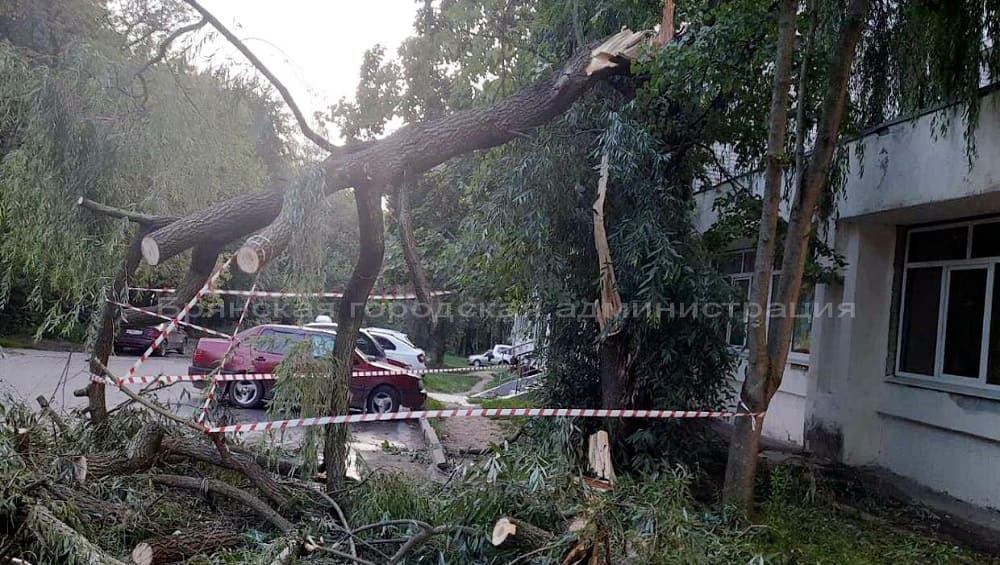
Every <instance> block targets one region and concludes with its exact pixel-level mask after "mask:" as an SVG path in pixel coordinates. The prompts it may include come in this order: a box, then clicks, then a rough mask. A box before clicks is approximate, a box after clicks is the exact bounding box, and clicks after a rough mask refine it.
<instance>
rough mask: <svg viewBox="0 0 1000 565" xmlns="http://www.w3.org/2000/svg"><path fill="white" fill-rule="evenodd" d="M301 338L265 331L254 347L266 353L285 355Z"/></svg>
mask: <svg viewBox="0 0 1000 565" xmlns="http://www.w3.org/2000/svg"><path fill="white" fill-rule="evenodd" d="M300 339H301V336H298V335H295V334H289V333H284V332H275V331H270V330H265V331H264V332H262V333H261V334H260V336H259V337H258V338H257V340H256V341H255V342H254V347H255V348H257V349H259V350H261V351H264V352H266V353H275V354H278V355H284V354H285V353H288V350H289V349H291V346H292V345H293V344H294V343H295V342H296V341H299V340H300Z"/></svg>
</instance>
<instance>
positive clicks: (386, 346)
mask: <svg viewBox="0 0 1000 565" xmlns="http://www.w3.org/2000/svg"><path fill="white" fill-rule="evenodd" d="M375 341H377V342H378V344H379V345H381V346H382V349H385V350H387V351H395V350H396V346H395V345H393V343H392V342H391V341H389V340H388V339H386V338H384V337H382V336H379V335H377V336H375Z"/></svg>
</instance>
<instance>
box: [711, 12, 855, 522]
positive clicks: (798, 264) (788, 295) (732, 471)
mask: <svg viewBox="0 0 1000 565" xmlns="http://www.w3.org/2000/svg"><path fill="white" fill-rule="evenodd" d="M869 3H870V0H851V3H850V5H849V7H848V10H847V14H846V15H845V17H844V20H843V22H842V24H841V28H840V32H839V37H838V40H837V45H836V47H835V51H834V53H833V60H832V63H831V67H830V69H831V70H830V76H829V80H828V84H827V91H826V95H825V97H824V99H823V106H822V113H821V115H820V121H819V126H818V128H817V134H818V135H817V139H816V145H815V146H814V148H813V152H812V155H811V156H810V158H809V163H808V165H807V167H806V170H805V173H804V174H803V175H802V176H801V177H800V182H799V184H798V186H797V187H796V193H795V196H794V199H793V205H792V210H791V213H790V218H789V223H788V235H787V237H786V240H785V247H784V256H783V258H782V264H781V270H782V276H781V281H780V284H779V287H778V295H777V298H776V301H775V306H776V307H775V311H777V312H781V313H782V314H783V315H781V316H776V317H774V319H772V321H771V323H770V326H769V328H768V330H767V342H766V345H765V344H763V343H761V342H760V341H759V340H758V341H756V342H755V341H751V347H752V348H753V347H755V348H756V349H751V351H750V355H751V360H752V362H751V366H750V368H749V370H748V371H747V375H746V381H745V382H744V385H743V392H742V395H741V396H742V399H743V402H744V403H745V404H746V405H747V406H748V407H749V409H750V410H751V411H755V412H763V411H766V410H767V408H768V406H769V405H770V402H771V398H772V397H773V396H774V393H775V392H777V390H778V387H779V386H781V379H782V377H783V375H784V367H785V362H786V361H787V360H788V349H789V347H790V344H791V336H792V328H793V324H794V321H795V317H794V314H795V312H796V309H797V307H798V301H799V294H800V292H801V290H802V275H803V273H804V271H805V263H806V259H807V250H808V246H809V238H810V236H811V232H812V224H813V217H814V215H815V212H816V206H817V203H818V202H819V198H820V196H821V195H822V193H823V189H824V187H825V186H826V183H827V180H828V175H829V172H830V164H831V162H832V160H833V154H834V149H835V148H836V143H837V136H838V133H839V130H840V125H841V122H842V120H843V113H844V104H845V102H846V99H847V87H848V80H849V78H850V72H851V67H852V66H853V64H854V57H855V53H856V49H857V44H858V40H859V39H860V38H861V32H862V31H863V30H864V26H865V21H866V18H867V15H868V8H869ZM796 4H797V2H796ZM786 118H787V116H786ZM777 190H779V191H780V186H779V187H778V189H777ZM770 196H771V195H770V194H768V195H767V197H770ZM764 213H765V214H767V210H766V209H765V212H764ZM764 219H765V218H764V217H763V216H762V218H761V224H762V226H761V231H762V234H761V237H762V238H763V237H764V236H765V234H763V224H764ZM775 221H776V220H775ZM774 233H775V230H774V229H772V231H770V233H769V234H767V236H768V237H770V238H771V239H773V238H774ZM771 254H772V258H771V259H770V261H772V262H773V244H772V251H771ZM761 260H762V258H761V257H760V255H759V254H758V256H757V265H755V271H757V270H758V268H759V267H762V265H761V264H760V263H761ZM769 276H770V275H769ZM755 277H756V275H755ZM760 298H762V299H764V300H766V295H762V296H761V297H760ZM765 304H766V302H765ZM751 330H753V328H751ZM758 332H759V333H760V334H761V335H763V330H762V329H761V330H758ZM765 347H766V351H765ZM739 420H740V421H739V423H738V424H737V425H736V427H735V428H734V430H733V438H732V442H731V444H730V448H729V462H728V465H727V469H726V484H725V487H724V490H723V496H724V500H725V501H726V502H727V503H730V504H735V505H738V506H741V507H743V508H750V505H751V503H752V502H753V481H754V475H755V473H756V468H757V450H758V447H759V443H760V434H761V430H762V424H763V418H757V422H756V424H758V425H751V424H753V423H754V422H753V421H752V420H751V418H740V419H739Z"/></svg>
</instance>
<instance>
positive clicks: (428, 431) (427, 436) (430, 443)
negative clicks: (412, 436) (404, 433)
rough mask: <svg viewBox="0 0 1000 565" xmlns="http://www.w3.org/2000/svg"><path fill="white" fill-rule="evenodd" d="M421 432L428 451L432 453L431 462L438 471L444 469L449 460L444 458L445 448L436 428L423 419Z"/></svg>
mask: <svg viewBox="0 0 1000 565" xmlns="http://www.w3.org/2000/svg"><path fill="white" fill-rule="evenodd" d="M420 431H421V432H423V434H424V440H425V441H426V442H427V449H428V450H430V452H431V461H432V462H433V463H434V465H435V466H436V467H437V468H438V469H444V467H445V466H446V465H447V464H448V460H447V459H446V458H445V456H444V448H443V447H441V441H440V440H439V439H438V436H437V432H435V431H434V426H432V425H431V423H430V421H429V420H424V419H421V420H420Z"/></svg>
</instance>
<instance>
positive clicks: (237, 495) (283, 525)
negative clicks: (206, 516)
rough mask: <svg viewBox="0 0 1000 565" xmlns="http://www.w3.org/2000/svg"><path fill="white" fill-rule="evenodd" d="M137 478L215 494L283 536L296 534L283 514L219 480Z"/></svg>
mask: <svg viewBox="0 0 1000 565" xmlns="http://www.w3.org/2000/svg"><path fill="white" fill-rule="evenodd" d="M135 478H137V479H140V480H148V481H150V482H152V483H154V484H158V485H163V486H167V487H173V488H183V489H188V490H195V491H209V492H214V493H216V494H219V495H221V496H225V497H226V498H231V499H233V500H235V501H236V502H238V503H240V504H242V505H244V506H246V507H247V508H249V509H251V510H253V511H254V512H255V513H256V514H257V515H258V516H260V517H261V518H263V519H265V520H267V521H268V522H269V523H270V524H271V525H272V526H274V527H275V528H277V529H278V531H279V532H281V533H282V534H286V535H288V534H292V533H294V532H295V525H294V524H292V523H291V522H289V521H288V519H287V518H285V517H284V516H282V515H281V514H278V513H277V512H276V511H275V510H274V509H273V508H271V507H270V506H268V505H267V503H265V502H264V501H263V500H261V499H259V498H257V497H256V496H254V495H252V494H250V493H248V492H246V491H244V490H241V489H238V488H236V487H234V486H232V485H230V484H229V483H224V482H222V481H220V480H218V479H209V478H203V479H197V478H194V477H184V476H181V475H135Z"/></svg>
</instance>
